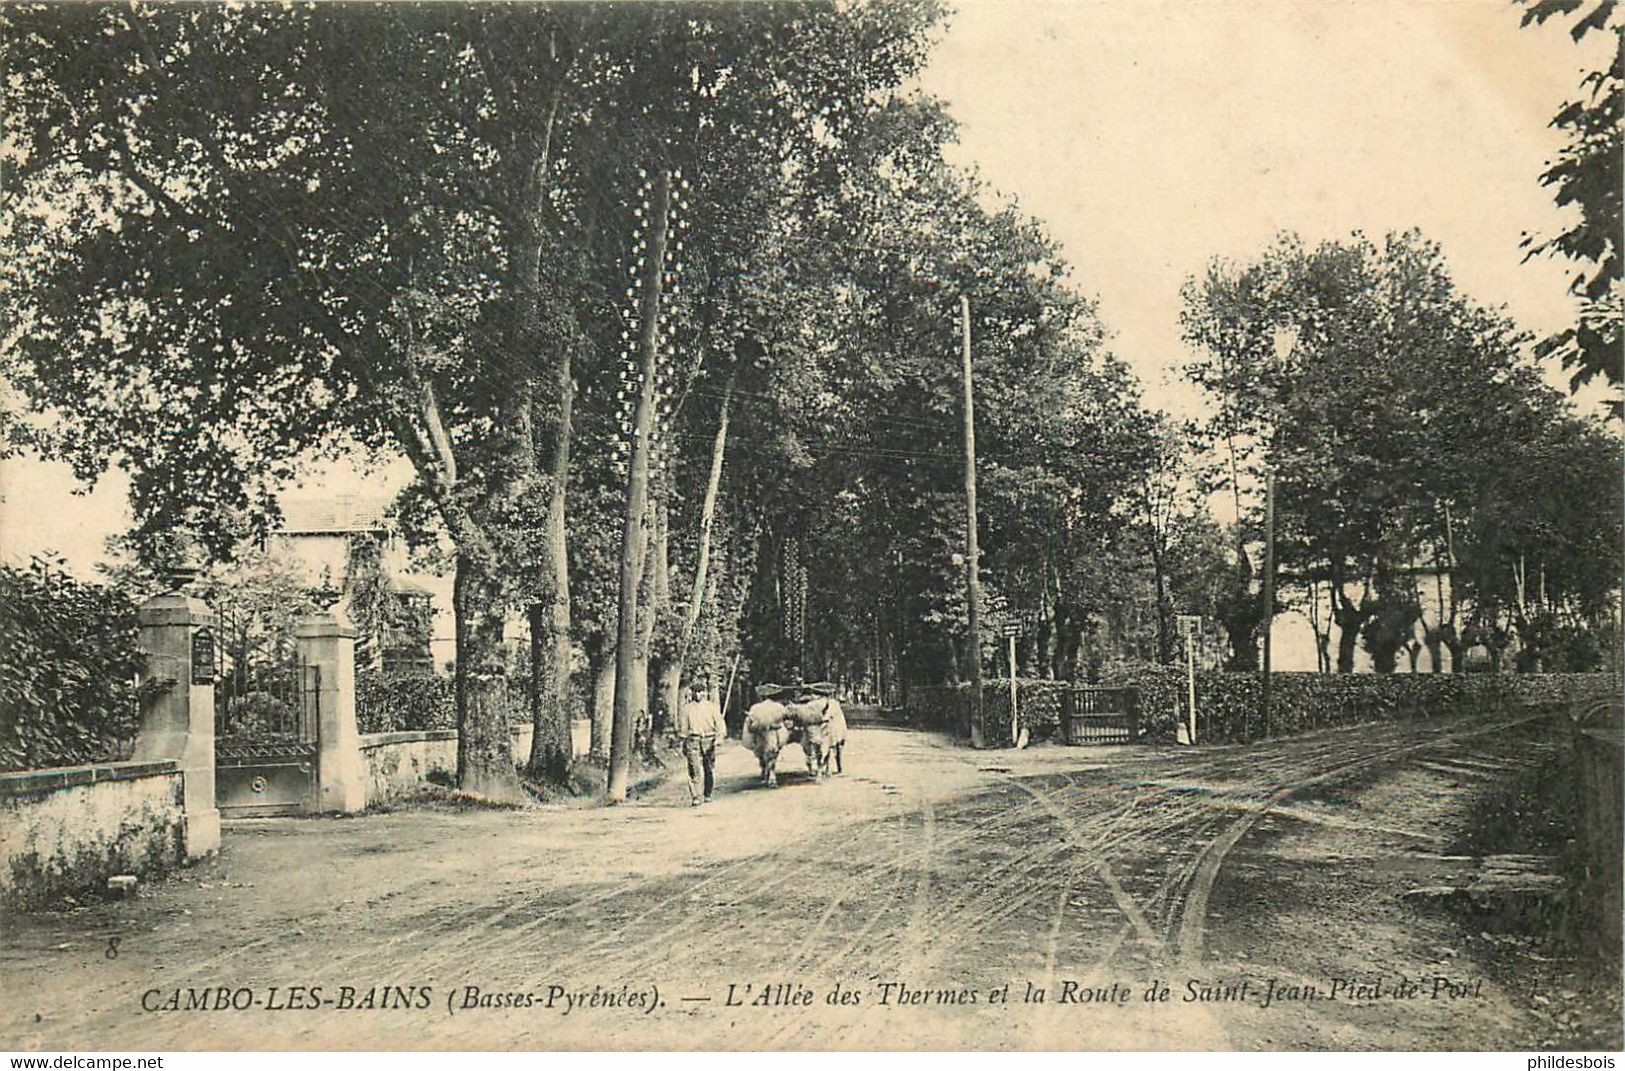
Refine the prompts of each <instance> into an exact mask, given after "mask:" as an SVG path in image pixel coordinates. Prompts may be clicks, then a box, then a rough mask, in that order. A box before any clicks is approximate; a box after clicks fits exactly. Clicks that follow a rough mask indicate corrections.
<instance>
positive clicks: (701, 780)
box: [677, 681, 728, 807]
mask: <svg viewBox="0 0 1625 1071" xmlns="http://www.w3.org/2000/svg"><path fill="white" fill-rule="evenodd" d="M677 735H678V736H679V737H680V738H681V739H682V741H683V757H684V758H685V759H687V760H688V795H689V803H690V804H691V805H692V806H695V807H698V806H699V805H700V804H702V803H710V802H711V788H712V785H713V784H714V782H715V770H716V765H717V741H718V740H720V739H721V738H722V737H725V736H727V735H728V726H727V724H726V723H725V722H724V721H723V720H722V708H721V707H720V706H718V705H717V703H716V702H715V701H714V700H710V699H706V698H705V690H704V689H703V688H702V687H701V686H700V684H699V682H697V681H695V682H691V683H690V684H689V686H688V696H687V701H686V702H684V703H683V708H682V710H680V711H679V712H678V714H677Z"/></svg>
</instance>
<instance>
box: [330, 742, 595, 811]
mask: <svg viewBox="0 0 1625 1071" xmlns="http://www.w3.org/2000/svg"><path fill="white" fill-rule="evenodd" d="M532 733H533V730H532V728H531V726H529V725H515V726H514V727H513V756H514V762H516V763H521V762H524V761H525V760H526V759H528V758H530V739H531V735H532ZM591 737H592V723H591V722H588V721H575V722H571V724H570V750H571V754H572V755H573V757H575V758H580V757H581V756H583V755H585V754H586V753H587V751H588V749H589V747H590V745H591V742H592V741H591ZM361 761H362V765H363V766H364V768H365V770H366V786H367V802H368V803H369V804H370V803H378V802H381V801H383V800H387V799H391V798H393V797H397V796H403V795H407V794H410V793H411V792H413V791H414V790H416V788H417V787H418V786H419V785H420V784H422V783H423V781H424V780H426V779H427V778H428V776H429V772H430V771H431V770H442V771H444V772H446V773H447V774H455V773H456V771H457V730H456V729H430V730H422V731H416V732H399V733H364V734H362V736H361Z"/></svg>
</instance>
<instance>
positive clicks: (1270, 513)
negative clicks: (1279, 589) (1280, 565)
mask: <svg viewBox="0 0 1625 1071" xmlns="http://www.w3.org/2000/svg"><path fill="white" fill-rule="evenodd" d="M1274 624H1275V470H1274V469H1270V470H1269V471H1268V472H1267V473H1265V475H1264V681H1263V701H1262V703H1261V704H1260V705H1261V707H1262V708H1263V709H1262V711H1261V713H1262V715H1263V719H1262V720H1263V722H1264V735H1265V736H1266V737H1268V736H1269V735H1270V633H1271V632H1273V631H1274V629H1273V627H1272V626H1273V625H1274Z"/></svg>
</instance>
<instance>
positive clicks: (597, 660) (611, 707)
mask: <svg viewBox="0 0 1625 1071" xmlns="http://www.w3.org/2000/svg"><path fill="white" fill-rule="evenodd" d="M587 666H588V669H589V670H590V671H591V673H592V755H593V758H595V759H605V760H607V759H608V758H609V727H610V723H611V722H613V721H614V718H615V648H613V647H611V646H610V645H609V641H608V640H607V639H606V638H605V637H602V636H600V637H599V638H598V639H597V640H596V641H595V642H594V643H593V644H592V645H591V646H589V647H588V649H587Z"/></svg>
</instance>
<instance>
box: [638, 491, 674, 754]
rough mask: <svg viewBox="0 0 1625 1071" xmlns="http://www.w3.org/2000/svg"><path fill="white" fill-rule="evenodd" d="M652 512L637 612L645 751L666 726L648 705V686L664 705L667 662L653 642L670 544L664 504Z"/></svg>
mask: <svg viewBox="0 0 1625 1071" xmlns="http://www.w3.org/2000/svg"><path fill="white" fill-rule="evenodd" d="M653 510H654V531H653V532H652V533H651V535H650V539H651V543H650V547H649V551H650V554H649V558H648V559H647V560H648V568H647V570H646V572H647V574H648V580H647V582H646V583H645V584H644V585H643V605H642V606H641V607H639V609H638V613H639V615H640V616H639V618H638V630H639V631H638V653H639V657H640V658H641V659H642V662H643V667H642V670H641V673H642V677H643V709H644V722H643V725H642V727H641V729H640V731H639V734H638V735H639V738H640V739H641V740H642V742H643V744H644V746H645V747H646V748H652V746H653V743H654V735H655V732H656V731H657V730H659V729H662V728H664V727H665V725H666V723H667V719H666V711H665V710H658V711H657V710H656V709H655V708H654V706H653V705H652V704H651V703H650V702H649V699H650V694H649V693H650V685H651V684H652V685H654V697H655V698H656V699H659V700H660V701H661V704H662V705H663V704H664V703H665V694H664V692H663V690H662V689H661V686H660V679H661V677H662V675H663V673H664V667H663V663H664V662H666V661H667V659H666V658H665V657H664V656H661V657H658V658H657V657H656V655H655V639H656V635H655V634H656V632H657V631H659V627H660V622H661V618H662V617H664V616H665V613H666V606H667V604H668V603H669V602H670V600H671V557H670V555H671V543H670V539H669V536H670V513H669V511H668V510H667V508H666V503H665V502H664V501H663V500H662V501H657V502H655V504H654V507H653Z"/></svg>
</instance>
